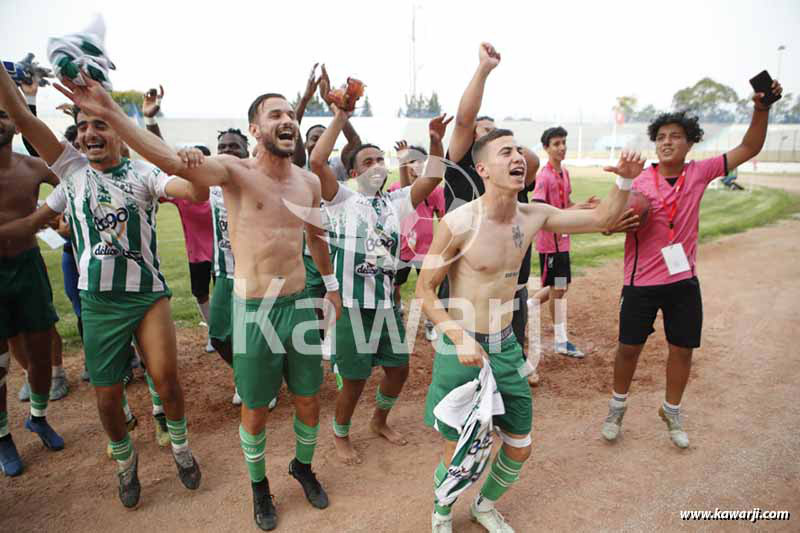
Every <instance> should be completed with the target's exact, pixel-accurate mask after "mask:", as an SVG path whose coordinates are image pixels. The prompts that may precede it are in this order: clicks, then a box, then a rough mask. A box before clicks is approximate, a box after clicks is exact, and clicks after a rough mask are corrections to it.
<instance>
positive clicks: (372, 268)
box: [356, 263, 380, 278]
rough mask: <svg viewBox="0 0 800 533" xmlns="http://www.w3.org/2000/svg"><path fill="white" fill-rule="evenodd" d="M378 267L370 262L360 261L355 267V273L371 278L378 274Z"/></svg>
mask: <svg viewBox="0 0 800 533" xmlns="http://www.w3.org/2000/svg"><path fill="white" fill-rule="evenodd" d="M379 270H380V269H379V268H378V267H377V266H376V265H373V264H371V263H361V264H360V265H358V266H357V267H356V274H358V275H359V276H363V277H365V278H371V277H374V276H375V275H377V274H378V271H379Z"/></svg>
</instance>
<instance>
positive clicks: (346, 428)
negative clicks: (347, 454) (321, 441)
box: [333, 418, 352, 438]
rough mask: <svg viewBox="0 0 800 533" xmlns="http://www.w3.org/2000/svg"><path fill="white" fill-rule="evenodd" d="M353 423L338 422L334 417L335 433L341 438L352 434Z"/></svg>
mask: <svg viewBox="0 0 800 533" xmlns="http://www.w3.org/2000/svg"><path fill="white" fill-rule="evenodd" d="M351 425H352V423H348V424H337V423H336V419H335V418H334V419H333V434H334V435H336V436H337V437H339V438H345V437H346V436H348V435H349V434H350V426H351Z"/></svg>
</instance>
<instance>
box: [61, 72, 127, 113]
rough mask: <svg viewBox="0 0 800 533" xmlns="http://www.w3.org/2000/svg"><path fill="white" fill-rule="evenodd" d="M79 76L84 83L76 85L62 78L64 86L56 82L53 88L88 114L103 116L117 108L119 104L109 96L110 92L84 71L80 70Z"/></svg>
mask: <svg viewBox="0 0 800 533" xmlns="http://www.w3.org/2000/svg"><path fill="white" fill-rule="evenodd" d="M80 76H81V79H83V83H84V84H85V85H76V84H75V83H73V82H72V81H71V80H68V79H64V80H62V81H63V82H64V85H66V87H65V86H64V85H61V84H59V83H56V84H55V88H56V89H58V91H59V92H60V93H61V94H63V95H64V96H66V97H67V98H69V99H70V100H72V103H73V104H75V105H76V106H78V107H79V108H80V109H81V110H82V111H85V112H86V113H88V114H90V115H96V116H98V117H103V116H106V115H107V114H108V113H109V111H111V110H113V109H117V110H119V106H118V105H117V104H116V103H115V102H114V100H113V99H112V98H111V94H109V93H108V91H106V90H105V89H104V88H103V86H102V85H100V82H98V81H95V80H93V79H92V78H90V77H89V76H87V75H86V73H85V72H81V73H80Z"/></svg>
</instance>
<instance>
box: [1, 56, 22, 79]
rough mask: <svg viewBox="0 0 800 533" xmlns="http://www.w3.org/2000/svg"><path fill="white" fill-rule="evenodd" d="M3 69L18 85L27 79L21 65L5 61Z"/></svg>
mask: <svg viewBox="0 0 800 533" xmlns="http://www.w3.org/2000/svg"><path fill="white" fill-rule="evenodd" d="M3 68H4V69H5V70H6V72H8V75H9V76H11V79H12V80H14V81H15V82H16V83H17V84H19V82H20V81H22V80H24V79H25V71H23V70H22V69H21V68H20V67H19V65H17V64H16V63H14V62H13V61H3Z"/></svg>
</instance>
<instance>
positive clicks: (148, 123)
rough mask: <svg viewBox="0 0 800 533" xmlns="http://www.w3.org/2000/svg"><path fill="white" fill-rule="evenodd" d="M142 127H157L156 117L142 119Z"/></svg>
mask: <svg viewBox="0 0 800 533" xmlns="http://www.w3.org/2000/svg"><path fill="white" fill-rule="evenodd" d="M144 125H145V126H158V122H156V117H144Z"/></svg>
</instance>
